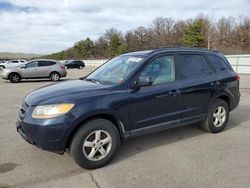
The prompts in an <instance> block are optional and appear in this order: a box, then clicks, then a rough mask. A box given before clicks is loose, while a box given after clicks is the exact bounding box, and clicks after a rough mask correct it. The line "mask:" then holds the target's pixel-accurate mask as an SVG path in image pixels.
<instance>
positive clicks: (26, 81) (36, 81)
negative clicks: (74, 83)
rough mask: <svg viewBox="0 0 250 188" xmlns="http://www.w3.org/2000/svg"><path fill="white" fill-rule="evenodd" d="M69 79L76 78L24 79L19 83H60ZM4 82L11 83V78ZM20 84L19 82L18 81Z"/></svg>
mask: <svg viewBox="0 0 250 188" xmlns="http://www.w3.org/2000/svg"><path fill="white" fill-rule="evenodd" d="M68 80H74V79H69V78H63V79H60V80H59V81H56V82H54V81H51V80H50V79H27V80H25V79H23V80H21V81H20V82H19V83H43V82H50V83H59V82H64V81H68ZM4 83H11V82H10V81H9V80H6V81H4ZM17 84H18V83H17Z"/></svg>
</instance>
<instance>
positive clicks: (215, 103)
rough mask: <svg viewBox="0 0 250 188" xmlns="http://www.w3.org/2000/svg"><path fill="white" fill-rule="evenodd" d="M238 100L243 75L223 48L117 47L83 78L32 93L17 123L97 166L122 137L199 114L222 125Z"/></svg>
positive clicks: (214, 126) (207, 124) (23, 131)
mask: <svg viewBox="0 0 250 188" xmlns="http://www.w3.org/2000/svg"><path fill="white" fill-rule="evenodd" d="M239 100H240V93H239V76H238V75H237V74H236V73H235V72H234V71H233V69H232V67H231V66H230V64H229V63H228V61H227V60H226V58H225V57H224V56H223V55H222V54H221V53H219V52H216V51H208V50H203V49H193V48H191V49H188V48H162V49H157V50H149V51H138V52H132V53H127V54H123V55H120V56H118V57H115V58H113V59H111V60H110V61H108V62H107V63H105V64H104V65H102V66H101V67H99V68H98V69H96V70H95V71H94V72H92V73H90V74H89V75H88V76H86V77H84V78H81V79H78V80H72V81H65V82H62V83H59V84H54V85H50V86H47V87H43V88H40V89H38V90H36V91H34V92H32V93H30V94H28V95H27V96H26V97H25V99H24V101H23V103H22V105H21V108H20V110H19V113H18V117H19V119H18V121H17V124H16V125H17V131H18V132H19V133H20V135H21V136H22V137H23V138H24V139H25V140H26V141H28V142H29V143H31V144H34V145H36V146H37V147H39V148H41V149H44V150H48V151H52V152H56V153H64V151H65V150H66V149H69V152H70V154H71V156H72V157H73V158H74V160H75V162H76V163H77V164H78V165H80V166H81V167H84V168H89V169H93V168H98V167H101V166H103V165H105V164H106V163H107V162H109V161H110V160H111V158H112V157H113V156H114V154H115V151H116V150H117V148H118V146H119V143H120V140H121V139H127V138H131V137H135V136H140V135H143V134H148V133H152V132H156V131H162V130H165V129H169V128H173V127H179V126H183V125H187V124H192V123H196V122H200V123H201V125H202V127H203V128H204V129H205V130H206V131H209V132H212V133H217V132H220V131H222V130H223V129H224V128H225V126H226V125H227V121H228V118H229V112H230V111H232V110H233V109H234V108H236V107H237V105H238V104H239Z"/></svg>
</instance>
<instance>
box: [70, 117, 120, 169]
mask: <svg viewBox="0 0 250 188" xmlns="http://www.w3.org/2000/svg"><path fill="white" fill-rule="evenodd" d="M119 143H120V136H119V133H118V130H117V128H116V127H115V125H114V124H113V123H111V122H110V121H108V120H106V119H95V120H92V121H89V122H87V123H86V124H84V125H82V127H81V128H80V129H79V130H78V131H77V133H76V134H75V136H74V137H73V139H72V142H71V145H70V154H71V156H72V157H73V158H74V160H75V162H76V163H77V164H78V165H79V166H81V167H83V168H87V169H95V168H100V167H102V166H104V165H105V164H107V163H108V162H109V161H110V160H111V159H112V158H113V156H114V155H115V152H116V150H117V148H118V146H119Z"/></svg>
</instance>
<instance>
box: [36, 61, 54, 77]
mask: <svg viewBox="0 0 250 188" xmlns="http://www.w3.org/2000/svg"><path fill="white" fill-rule="evenodd" d="M54 64H56V63H55V62H52V61H45V60H44V61H39V62H38V71H37V72H38V75H39V77H49V74H50V73H51V72H52V66H53V65H54Z"/></svg>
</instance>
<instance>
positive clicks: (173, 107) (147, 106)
mask: <svg viewBox="0 0 250 188" xmlns="http://www.w3.org/2000/svg"><path fill="white" fill-rule="evenodd" d="M145 78H146V79H152V85H149V86H142V87H140V89H139V90H138V91H135V92H131V93H130V95H131V98H130V106H129V112H130V120H131V127H130V129H131V135H132V136H133V134H134V135H136V134H137V133H143V132H144V131H145V133H146V132H147V131H149V132H152V131H153V130H152V129H154V128H155V130H156V131H158V130H159V129H165V128H170V127H173V126H178V125H179V103H180V93H179V89H180V87H179V84H178V83H177V82H176V81H175V65H174V57H173V55H161V56H160V57H156V58H155V59H153V60H151V62H150V63H149V64H148V65H147V66H146V67H145V69H144V70H143V71H142V72H141V73H140V74H139V80H140V79H145Z"/></svg>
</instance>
